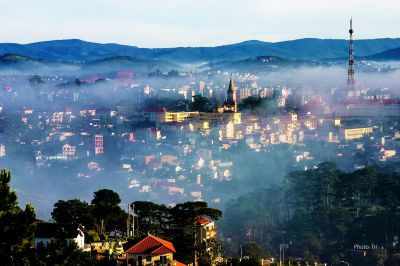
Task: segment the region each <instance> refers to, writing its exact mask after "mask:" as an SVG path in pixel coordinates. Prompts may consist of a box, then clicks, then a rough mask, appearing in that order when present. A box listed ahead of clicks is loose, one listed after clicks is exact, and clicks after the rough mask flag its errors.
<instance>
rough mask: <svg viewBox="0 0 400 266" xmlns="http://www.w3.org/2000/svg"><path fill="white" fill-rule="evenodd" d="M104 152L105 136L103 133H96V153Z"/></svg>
mask: <svg viewBox="0 0 400 266" xmlns="http://www.w3.org/2000/svg"><path fill="white" fill-rule="evenodd" d="M103 153H104V137H103V135H95V136H94V154H95V155H98V154H103Z"/></svg>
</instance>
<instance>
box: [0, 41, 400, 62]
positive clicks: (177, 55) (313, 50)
mask: <svg viewBox="0 0 400 266" xmlns="http://www.w3.org/2000/svg"><path fill="white" fill-rule="evenodd" d="M399 47H400V38H396V39H390V38H386V39H370V40H356V41H355V53H356V56H358V57H360V56H361V57H363V56H370V55H375V54H378V53H382V52H384V51H387V50H390V49H395V48H399ZM347 50H348V41H347V40H338V39H336V40H335V39H312V38H308V39H298V40H292V41H284V42H275V43H272V42H262V41H257V40H252V41H245V42H241V43H236V44H230V45H222V46H216V47H176V48H139V47H136V46H128V45H120V44H112V43H109V44H99V43H92V42H85V41H82V40H76V39H72V40H58V41H46V42H37V43H31V44H25V45H22V44H15V43H2V44H0V55H3V54H10V53H11V54H19V55H24V56H26V57H30V58H40V59H43V60H52V61H68V62H84V61H92V60H99V59H102V58H107V57H118V56H130V57H133V58H136V59H142V60H162V61H173V62H218V61H224V60H228V61H235V60H244V59H246V58H255V57H258V56H265V55H271V56H278V57H283V58H290V59H307V60H318V59H324V58H341V57H347Z"/></svg>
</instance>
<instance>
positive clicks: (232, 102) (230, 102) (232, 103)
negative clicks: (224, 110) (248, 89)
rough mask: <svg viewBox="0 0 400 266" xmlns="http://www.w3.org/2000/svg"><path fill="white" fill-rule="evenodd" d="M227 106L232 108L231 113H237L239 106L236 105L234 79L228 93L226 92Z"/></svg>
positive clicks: (230, 81) (230, 83)
mask: <svg viewBox="0 0 400 266" xmlns="http://www.w3.org/2000/svg"><path fill="white" fill-rule="evenodd" d="M225 105H227V106H229V107H231V111H233V112H235V113H236V112H237V104H236V87H235V84H233V79H232V77H231V79H230V80H229V86H228V91H227V92H226V101H225Z"/></svg>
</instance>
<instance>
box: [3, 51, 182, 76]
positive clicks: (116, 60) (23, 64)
mask: <svg viewBox="0 0 400 266" xmlns="http://www.w3.org/2000/svg"><path fill="white" fill-rule="evenodd" d="M172 69H180V66H179V65H177V64H174V63H170V62H166V61H161V60H148V59H138V58H135V57H131V56H112V57H106V58H101V59H96V60H90V61H85V62H71V61H55V60H51V59H34V58H31V57H27V56H24V55H19V54H11V53H7V54H4V55H2V56H0V70H9V71H12V70H16V71H25V72H26V73H29V74H30V73H32V72H34V73H48V72H49V71H50V72H52V73H58V74H60V73H63V72H65V73H70V72H71V71H79V73H81V74H85V73H96V72H97V73H107V72H113V71H120V70H131V71H134V72H135V73H149V72H153V71H156V70H160V71H170V70H172Z"/></svg>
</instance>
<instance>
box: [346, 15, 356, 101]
mask: <svg viewBox="0 0 400 266" xmlns="http://www.w3.org/2000/svg"><path fill="white" fill-rule="evenodd" d="M349 33H350V40H349V66H348V70H347V92H348V93H350V92H351V91H353V90H354V86H355V79H354V43H353V33H354V31H353V18H351V19H350V30H349Z"/></svg>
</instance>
